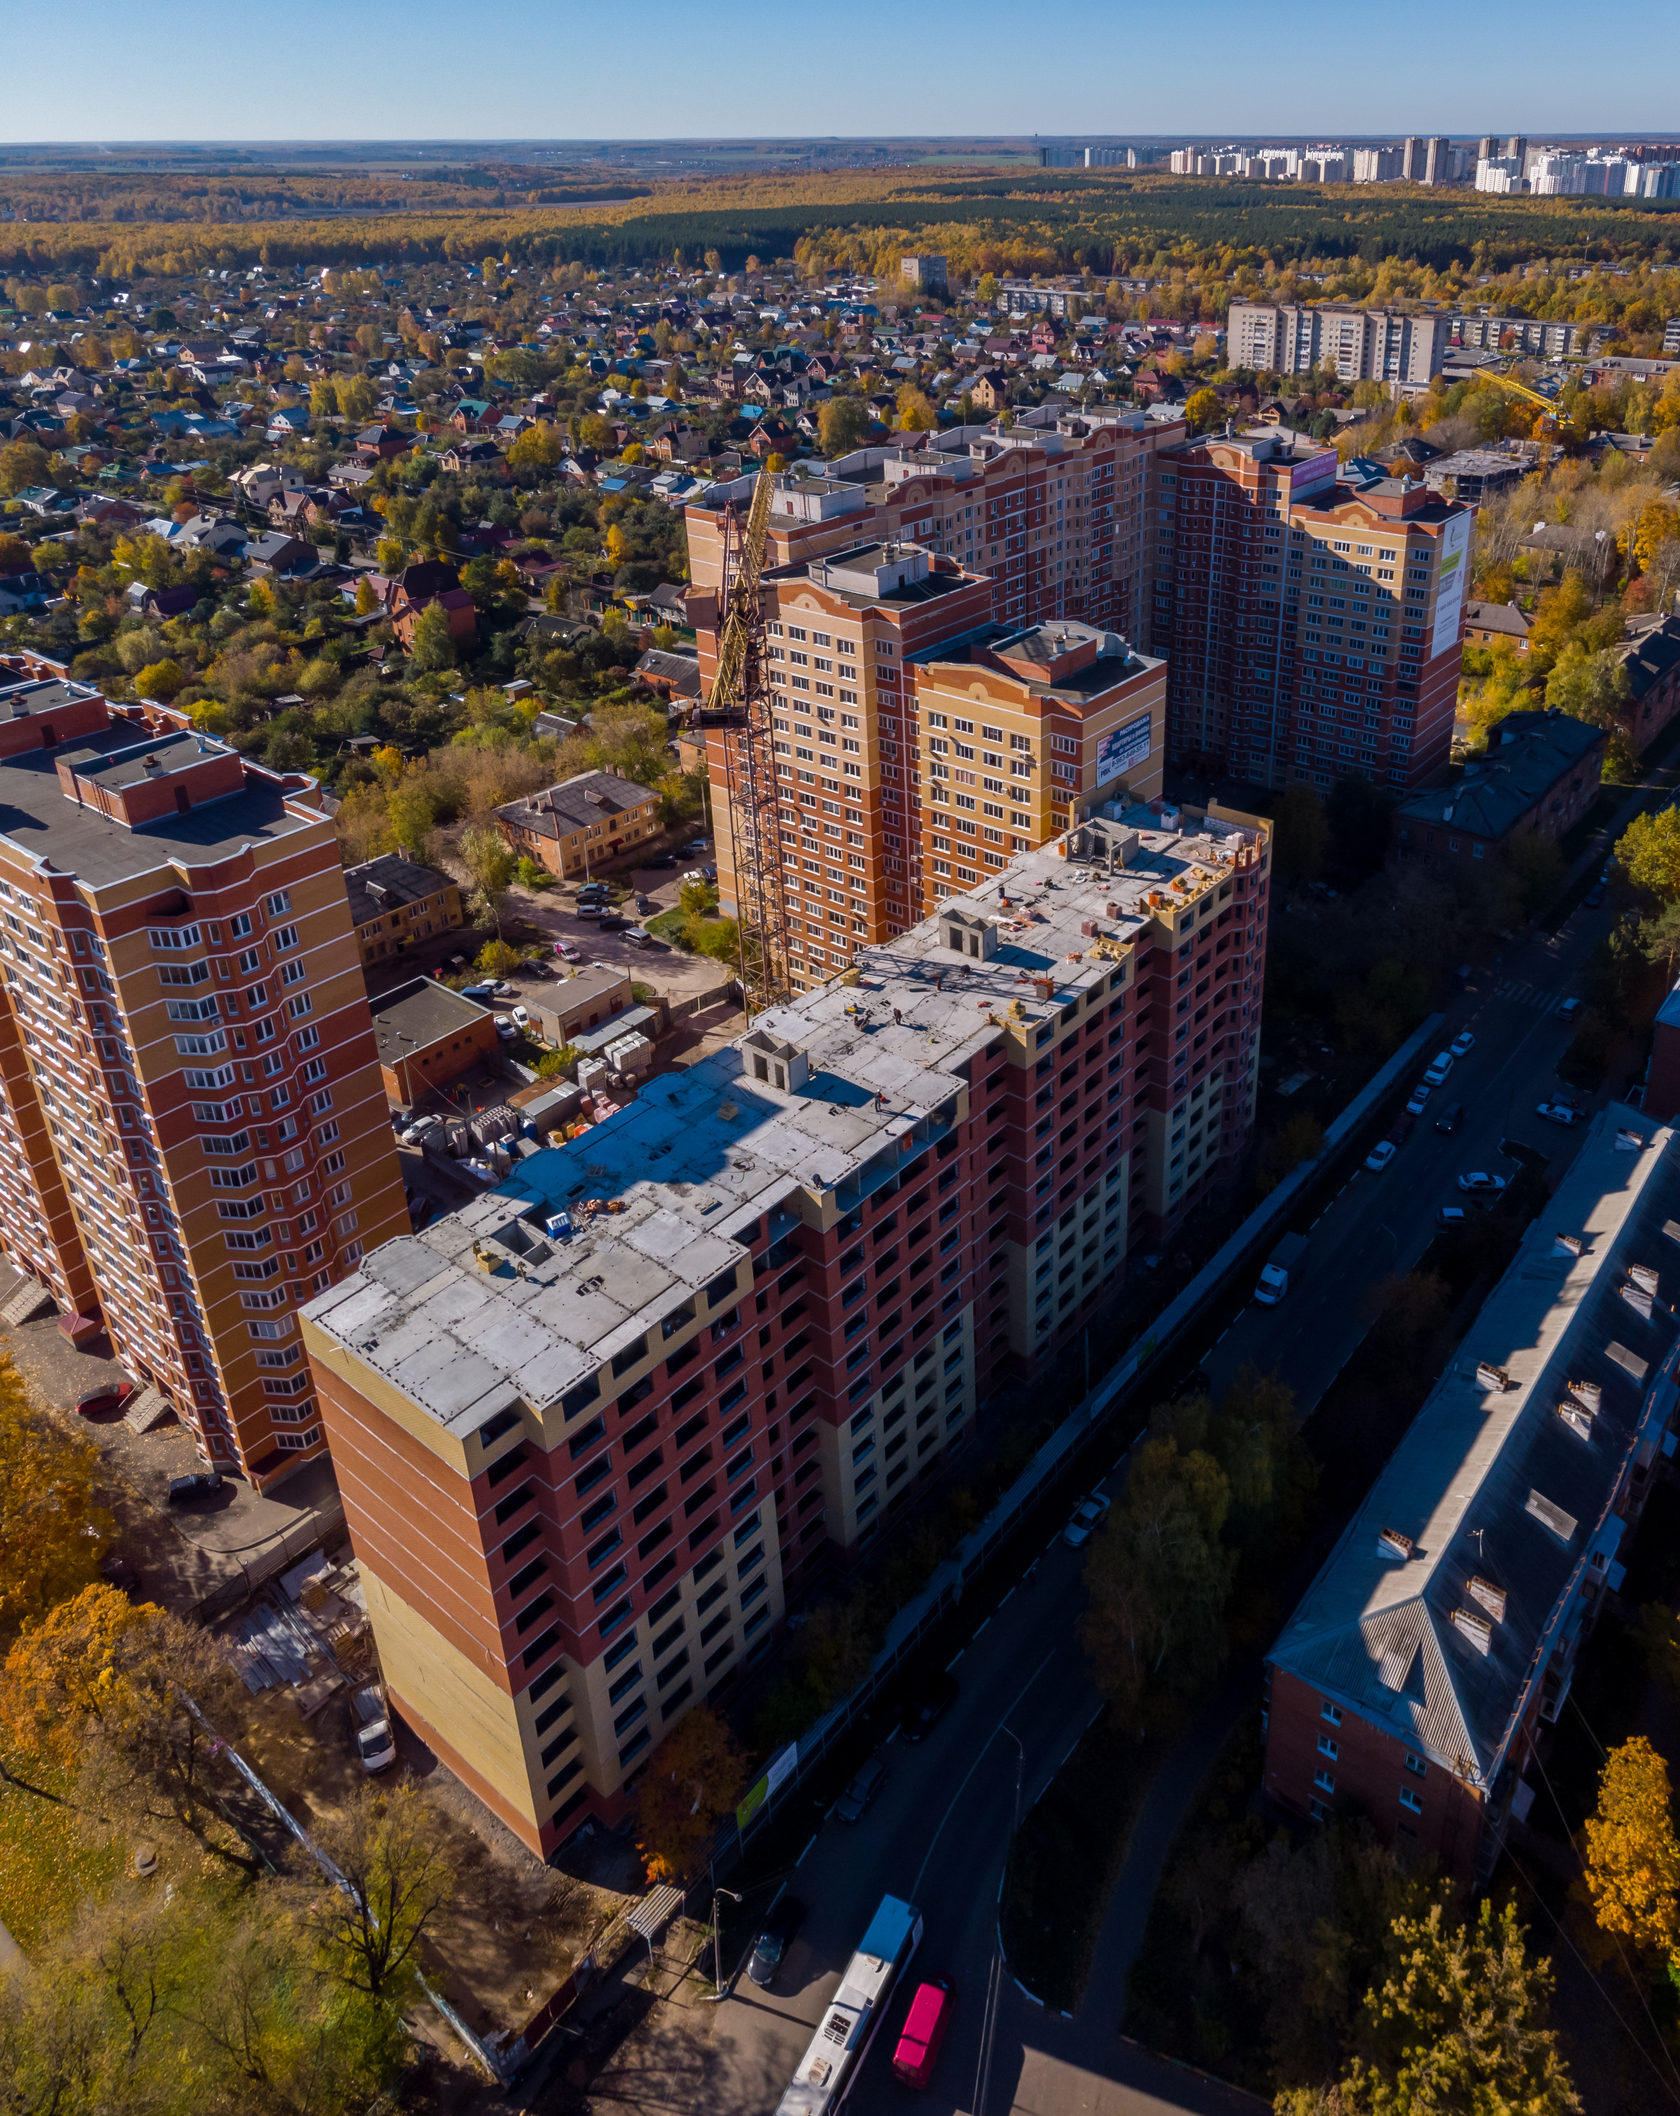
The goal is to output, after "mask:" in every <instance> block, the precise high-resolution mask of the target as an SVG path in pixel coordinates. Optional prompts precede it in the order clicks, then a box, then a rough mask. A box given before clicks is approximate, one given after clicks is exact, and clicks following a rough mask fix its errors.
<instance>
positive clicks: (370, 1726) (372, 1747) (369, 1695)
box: [350, 1683, 397, 1774]
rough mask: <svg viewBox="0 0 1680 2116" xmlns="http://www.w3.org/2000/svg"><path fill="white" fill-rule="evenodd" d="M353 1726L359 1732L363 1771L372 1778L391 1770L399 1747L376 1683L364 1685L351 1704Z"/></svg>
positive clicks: (357, 1736)
mask: <svg viewBox="0 0 1680 2116" xmlns="http://www.w3.org/2000/svg"><path fill="white" fill-rule="evenodd" d="M350 1717H351V1722H352V1724H353V1725H354V1727H355V1729H356V1752H357V1754H358V1755H359V1756H360V1757H361V1759H362V1769H363V1770H364V1771H367V1772H368V1773H370V1774H372V1773H373V1772H375V1771H385V1770H389V1769H390V1767H391V1765H392V1764H393V1763H395V1762H396V1760H397V1744H396V1740H395V1737H394V1736H393V1734H392V1731H391V1714H390V1711H389V1710H388V1708H387V1706H386V1703H385V1699H384V1697H383V1696H382V1695H381V1693H380V1689H379V1685H378V1684H377V1683H365V1684H364V1685H363V1686H362V1688H361V1689H359V1690H358V1691H356V1692H355V1694H354V1695H353V1696H352V1698H351V1700H350Z"/></svg>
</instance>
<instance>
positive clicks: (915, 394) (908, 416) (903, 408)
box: [897, 382, 939, 433]
mask: <svg viewBox="0 0 1680 2116" xmlns="http://www.w3.org/2000/svg"><path fill="white" fill-rule="evenodd" d="M897 404H898V423H899V426H900V427H901V428H902V429H903V431H904V432H906V433H931V432H932V431H933V429H934V428H935V427H936V426H937V425H938V424H939V414H938V412H937V411H935V409H934V407H933V400H932V398H931V397H929V396H928V394H927V392H926V391H925V390H921V389H918V388H917V387H916V385H915V383H914V382H904V383H901V384H900V385H899V390H898V398H897Z"/></svg>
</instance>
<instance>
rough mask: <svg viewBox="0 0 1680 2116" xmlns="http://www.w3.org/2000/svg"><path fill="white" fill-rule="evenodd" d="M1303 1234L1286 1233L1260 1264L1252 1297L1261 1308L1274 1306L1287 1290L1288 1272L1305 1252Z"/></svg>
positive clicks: (1305, 1240)
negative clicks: (1258, 1279)
mask: <svg viewBox="0 0 1680 2116" xmlns="http://www.w3.org/2000/svg"><path fill="white" fill-rule="evenodd" d="M1306 1248H1307V1238H1306V1236H1305V1235H1304V1234H1286V1235H1285V1236H1284V1237H1283V1239H1282V1241H1280V1242H1279V1243H1278V1245H1277V1247H1276V1248H1275V1249H1274V1250H1273V1251H1272V1253H1271V1255H1270V1256H1269V1257H1267V1259H1266V1261H1265V1262H1264V1263H1263V1264H1262V1265H1261V1266H1260V1283H1259V1285H1257V1286H1256V1287H1255V1289H1254V1298H1255V1299H1256V1300H1257V1301H1258V1302H1259V1303H1260V1305H1261V1307H1263V1308H1275V1307H1276V1306H1277V1304H1278V1302H1279V1301H1280V1300H1282V1298H1283V1296H1284V1295H1285V1294H1286V1293H1287V1292H1288V1291H1289V1274H1290V1272H1291V1271H1292V1270H1293V1269H1294V1268H1295V1266H1296V1265H1297V1264H1298V1263H1299V1262H1300V1260H1301V1258H1302V1257H1303V1256H1304V1255H1305V1254H1306Z"/></svg>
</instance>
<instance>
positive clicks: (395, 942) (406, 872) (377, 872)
mask: <svg viewBox="0 0 1680 2116" xmlns="http://www.w3.org/2000/svg"><path fill="white" fill-rule="evenodd" d="M344 887H345V891H346V894H347V895H348V896H349V899H350V916H351V919H352V920H353V921H354V923H355V928H356V945H357V946H358V947H359V948H360V950H361V954H362V964H363V967H364V968H365V967H366V966H367V965H368V964H369V963H375V962H380V961H384V960H387V959H388V958H389V957H391V956H393V955H401V954H403V953H404V951H405V950H406V949H407V947H408V945H409V943H410V942H411V941H416V940H424V939H426V938H428V937H429V936H430V935H431V934H433V933H447V932H449V931H451V930H452V929H453V928H454V927H456V926H458V925H460V923H461V891H460V888H459V887H458V885H457V884H456V883H455V881H454V880H453V879H452V878H451V877H450V876H449V875H447V874H443V873H440V872H439V870H438V869H437V868H436V867H427V866H425V865H424V864H423V863H422V862H421V861H419V860H411V859H410V858H409V857H408V855H407V854H406V853H403V852H387V853H382V854H381V855H380V857H379V858H378V859H376V860H364V861H363V862H362V864H361V865H360V866H359V867H348V868H346V869H345V873H344Z"/></svg>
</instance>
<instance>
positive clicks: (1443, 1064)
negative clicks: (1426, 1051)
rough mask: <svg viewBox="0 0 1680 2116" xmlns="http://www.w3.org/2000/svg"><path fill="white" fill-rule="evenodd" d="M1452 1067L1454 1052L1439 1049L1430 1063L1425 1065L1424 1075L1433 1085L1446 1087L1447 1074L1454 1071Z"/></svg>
mask: <svg viewBox="0 0 1680 2116" xmlns="http://www.w3.org/2000/svg"><path fill="white" fill-rule="evenodd" d="M1452 1069H1453V1054H1452V1052H1451V1051H1437V1052H1436V1053H1435V1056H1434V1057H1433V1059H1431V1061H1430V1062H1429V1064H1428V1065H1426V1066H1425V1067H1424V1069H1423V1077H1424V1079H1425V1080H1426V1081H1427V1082H1428V1084H1429V1085H1430V1086H1431V1087H1445V1085H1446V1082H1447V1075H1448V1074H1449V1073H1450V1072H1451V1071H1452Z"/></svg>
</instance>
